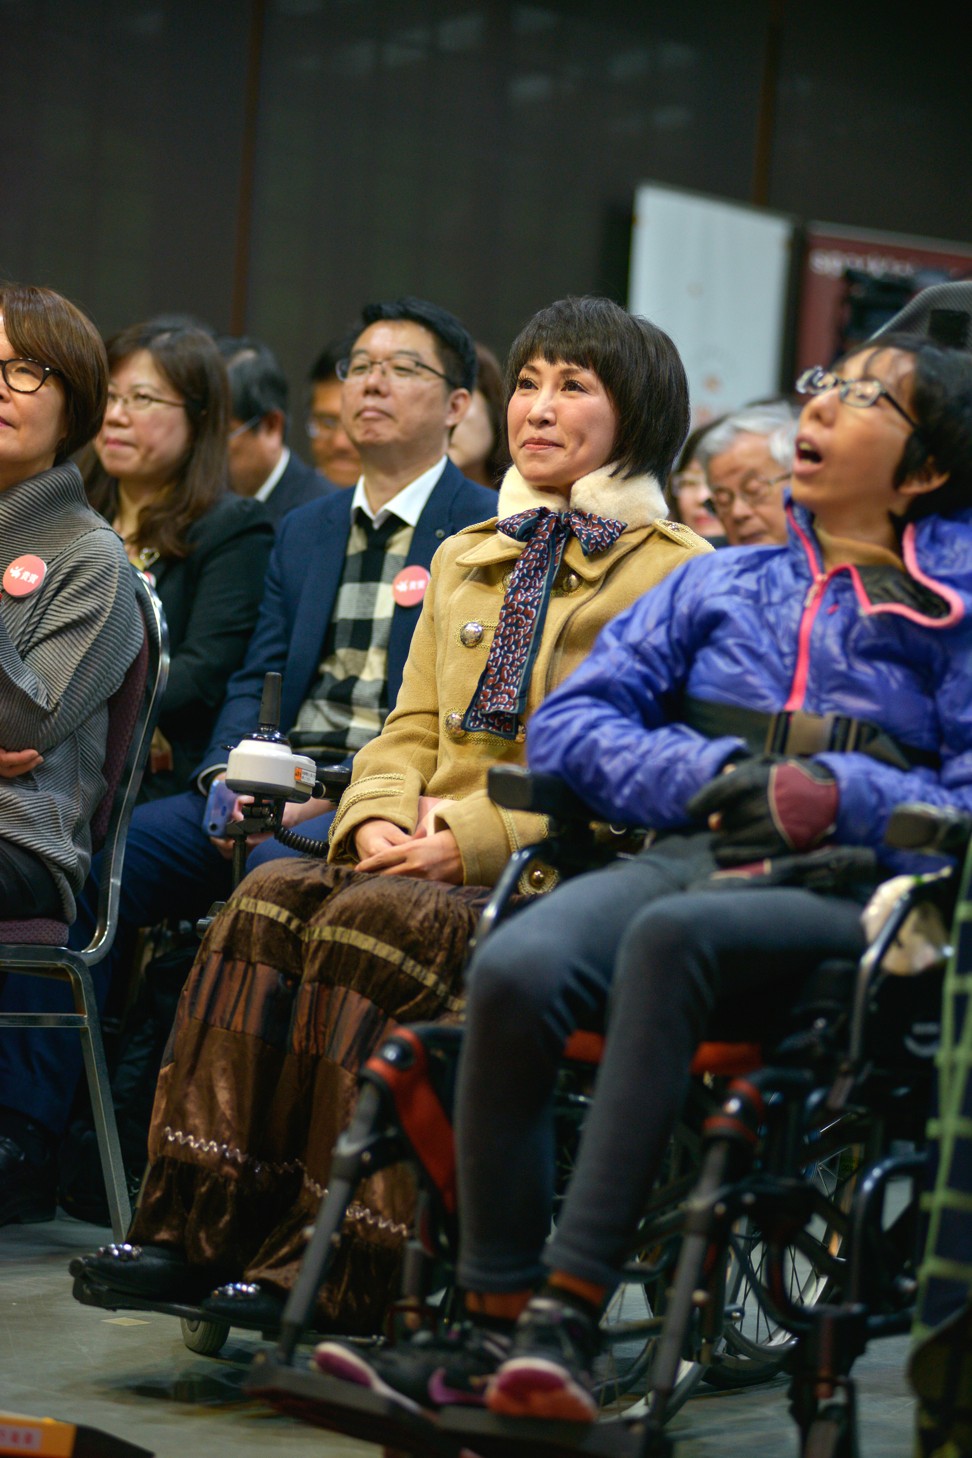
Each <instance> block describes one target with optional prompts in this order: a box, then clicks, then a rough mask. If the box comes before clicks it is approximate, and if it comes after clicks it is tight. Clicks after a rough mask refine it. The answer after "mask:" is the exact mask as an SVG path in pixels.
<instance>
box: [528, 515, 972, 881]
mask: <svg viewBox="0 0 972 1458" xmlns="http://www.w3.org/2000/svg"><path fill="white" fill-rule="evenodd" d="M788 515H789V523H790V533H789V541H788V543H787V545H786V546H782V547H740V548H732V549H725V550H723V551H720V552H715V553H712V554H711V555H708V556H704V557H698V558H695V559H694V560H692V561H689V562H687V563H686V564H685V565H684V566H683V567H681V568H679V569H678V570H677V571H676V572H674V573H672V575H671V576H670V577H668V578H666V579H665V580H664V581H663V582H662V583H660V584H659V586H657V587H655V588H653V589H652V590H651V592H649V593H647V594H646V595H645V596H644V597H643V598H641V599H640V600H639V601H638V602H637V603H635V604H634V606H633V607H631V608H629V609H628V610H627V611H626V612H624V613H622V614H621V616H620V617H618V618H616V619H615V620H614V621H613V622H612V623H610V624H609V625H608V626H607V627H606V628H605V629H604V631H603V632H602V633H601V635H600V637H599V638H598V640H597V643H596V645H595V648H594V651H593V652H592V654H591V656H590V658H588V659H587V660H586V661H585V663H583V664H582V665H581V667H580V668H579V669H578V670H577V671H576V672H575V673H574V674H572V675H571V677H570V678H569V679H567V681H566V682H565V683H564V684H562V685H561V687H560V688H559V689H557V690H556V691H555V692H554V693H553V694H551V696H550V697H549V698H548V699H547V700H546V702H545V703H544V704H542V705H541V706H540V708H539V709H538V710H537V712H536V714H535V715H534V717H533V719H532V720H531V722H530V728H529V733H528V737H527V758H528V762H529V764H530V767H531V768H532V769H535V770H546V771H550V772H553V773H555V774H557V775H559V776H561V777H562V778H563V779H565V780H566V781H568V782H569V783H570V784H571V785H572V786H573V787H574V788H575V789H576V790H577V791H578V793H579V794H580V795H581V796H582V797H583V798H584V799H585V800H586V801H587V802H588V803H589V804H590V805H591V806H592V807H594V808H595V809H596V810H597V811H598V813H599V814H601V815H603V816H605V817H606V818H608V819H610V820H613V821H620V822H624V823H627V824H633V825H645V826H653V827H655V828H657V829H666V828H676V827H685V826H686V825H688V824H689V823H690V819H689V816H688V814H687V812H686V808H685V807H686V805H687V803H688V801H689V800H690V799H691V798H692V796H693V795H694V794H695V792H696V791H697V790H699V789H701V787H702V786H703V785H704V784H706V782H707V781H709V780H710V779H712V778H713V776H715V775H717V774H718V773H719V772H720V770H721V769H722V766H723V765H724V764H726V763H727V762H728V761H729V760H730V759H731V758H732V756H733V754H734V753H738V752H739V750H740V748H741V746H742V741H741V740H740V739H736V738H733V737H729V736H726V737H722V738H716V739H707V738H704V737H703V736H702V735H701V734H700V733H698V732H696V731H695V730H694V729H691V728H689V727H688V726H687V725H686V724H684V723H681V722H680V705H681V704H682V703H683V701H684V699H685V698H686V697H690V698H693V699H701V700H707V701H709V702H715V703H725V704H733V705H739V706H743V707H746V708H750V709H756V710H760V711H762V712H764V713H774V712H776V711H777V710H781V709H805V710H808V711H811V712H813V713H817V714H826V713H838V714H846V715H850V716H851V717H853V718H856V719H863V720H867V721H868V722H870V723H872V724H876V725H878V726H880V727H881V728H882V729H883V730H885V731H886V732H887V733H889V734H891V735H892V736H893V737H894V739H896V740H897V741H898V743H899V744H901V745H905V746H911V747H912V748H914V749H918V750H923V751H926V752H931V753H932V754H935V755H939V756H940V761H941V762H940V766H939V767H938V768H935V769H930V768H916V769H911V770H907V771H905V770H898V769H895V768H893V767H891V766H889V765H887V764H884V763H881V762H879V761H878V760H876V759H873V758H871V757H870V756H868V755H866V754H863V753H830V752H828V753H825V754H821V755H819V759H820V761H821V762H822V763H824V764H826V765H827V767H828V768H829V769H830V770H831V771H832V772H833V774H834V775H835V776H836V778H837V781H838V784H839V787H840V810H839V815H838V821H837V829H836V836H835V839H836V840H837V841H838V842H840V843H842V844H845V845H864V846H870V847H872V848H874V849H875V850H880V849H881V847H882V840H883V835H884V829H885V825H886V823H887V819H888V816H889V814H890V812H891V810H892V809H893V808H894V806H895V805H898V804H901V803H902V802H903V801H906V800H923V801H925V802H930V803H931V804H934V805H949V806H953V807H956V808H960V809H964V810H968V811H972V612H970V608H972V512H964V513H960V514H957V515H955V516H951V517H939V516H932V517H927V518H925V519H924V520H922V521H919V522H916V523H913V524H909V526H908V527H907V528H906V529H905V533H904V540H903V544H902V549H903V557H904V565H905V571H904V572H902V571H899V570H897V569H896V568H893V567H890V566H861V567H855V566H844V567H838V568H834V569H832V570H831V571H829V572H827V571H826V570H825V569H824V566H823V556H822V553H821V550H820V547H819V544H818V542H817V540H816V538H815V537H814V534H813V527H812V519H811V518H810V516H809V515H808V514H807V513H806V512H805V511H803V510H802V509H801V508H798V507H794V506H792V505H791V506H790V508H789V510H788ZM882 859H883V860H884V862H885V863H886V864H888V865H891V866H893V867H894V868H895V869H905V868H906V867H910V868H912V869H914V868H916V866H917V865H918V864H919V863H918V862H916V860H915V858H914V857H908V858H905V857H902V856H899V855H891V854H890V853H888V852H886V851H885V852H884V854H883V856H882ZM920 864H921V865H923V866H924V867H927V866H928V861H927V859H926V858H922V860H921V862H920Z"/></svg>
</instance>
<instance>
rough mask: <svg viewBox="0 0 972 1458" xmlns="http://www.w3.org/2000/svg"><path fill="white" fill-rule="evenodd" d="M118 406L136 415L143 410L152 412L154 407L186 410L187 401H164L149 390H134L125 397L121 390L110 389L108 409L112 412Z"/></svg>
mask: <svg viewBox="0 0 972 1458" xmlns="http://www.w3.org/2000/svg"><path fill="white" fill-rule="evenodd" d="M117 405H120V406H121V407H122V409H123V410H131V411H134V413H135V414H136V415H137V414H138V413H139V412H140V411H142V410H151V409H152V406H153V405H174V406H175V407H176V409H178V410H184V409H185V408H186V402H185V400H163V398H162V396H161V395H151V394H150V393H149V391H148V390H132V391H131V393H130V394H128V395H123V394H121V392H120V391H119V390H111V389H110V390H109V391H108V403H107V406H106V409H108V410H112V409H114V408H115V406H117Z"/></svg>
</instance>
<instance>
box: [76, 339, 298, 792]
mask: <svg viewBox="0 0 972 1458" xmlns="http://www.w3.org/2000/svg"><path fill="white" fill-rule="evenodd" d="M108 363H109V369H110V381H109V386H108V407H107V409H106V411H105V417H104V420H103V422H102V425H101V429H100V431H99V432H98V435H97V437H96V439H95V442H94V450H95V457H96V459H95V461H94V463H93V465H92V468H91V469H90V471H89V472H88V473H87V487H88V495H89V498H90V500H91V503H92V505H93V506H95V507H97V509H98V510H99V511H100V512H102V514H103V515H104V516H106V517H107V518H108V520H109V521H110V522H111V523H112V525H113V526H114V528H115V530H116V531H117V532H118V534H119V536H120V537H121V538H122V540H123V542H124V543H125V550H126V552H127V553H128V556H129V559H130V560H131V561H132V562H133V563H134V564H135V566H136V567H138V568H139V569H140V570H141V571H143V572H145V573H146V574H147V575H148V576H149V578H150V580H151V581H152V582H153V583H154V585H155V587H156V589H157V591H158V594H159V597H160V598H161V600H162V606H163V608H164V610H165V616H166V621H167V623H168V627H169V647H170V651H171V654H172V662H171V668H170V672H169V682H168V686H167V688H166V692H165V698H164V700H163V705H162V715H161V719H160V721H159V730H158V732H157V734H156V740H155V743H154V744H153V753H152V760H151V765H150V771H149V773H148V774H147V775H146V779H145V784H144V786H143V791H142V794H143V798H149V799H156V798H158V797H159V796H161V795H167V794H172V793H174V792H176V791H178V790H181V789H183V788H185V786H186V785H187V783H188V780H189V776H190V774H191V772H192V769H193V767H194V766H195V764H196V762H197V761H198V759H199V756H200V755H201V754H202V752H203V750H204V749H205V748H206V745H207V744H208V743H209V738H210V734H211V731H212V728H213V724H214V723H215V719H216V713H217V710H218V709H219V706H220V704H221V703H222V701H223V696H224V693H225V690H226V684H227V682H228V680H229V678H230V675H231V674H232V673H233V672H234V671H235V670H236V669H237V668H238V667H239V665H240V663H241V662H242V660H243V655H244V653H245V651H246V645H247V643H248V641H249V637H250V633H251V632H252V630H253V625H254V623H255V622H256V615H257V608H258V606H259V602H260V597H261V594H262V591H263V578H264V570H265V567H266V563H267V559H268V557H269V555H270V548H271V545H272V540H273V528H272V526H271V524H270V522H269V519H268V518H267V516H266V513H265V511H264V508H263V507H262V505H261V504H260V503H259V502H257V501H253V500H249V499H244V498H243V497H240V496H237V495H235V494H234V493H233V492H232V491H231V490H230V489H229V483H228V478H227V473H226V440H227V432H228V428H229V416H230V405H229V385H228V382H227V378H226V370H225V366H224V364H223V361H222V359H221V357H220V354H219V351H218V349H217V348H216V345H215V343H214V342H213V340H212V338H211V337H210V335H209V334H208V333H207V332H206V331H205V330H203V329H199V328H194V327H190V326H186V327H179V326H176V327H162V328H160V327H159V326H158V325H153V324H152V323H151V322H150V323H147V324H137V325H133V326H132V327H130V328H128V329H125V330H123V331H122V332H121V333H120V334H116V335H115V336H114V337H113V338H112V339H110V340H109V341H108Z"/></svg>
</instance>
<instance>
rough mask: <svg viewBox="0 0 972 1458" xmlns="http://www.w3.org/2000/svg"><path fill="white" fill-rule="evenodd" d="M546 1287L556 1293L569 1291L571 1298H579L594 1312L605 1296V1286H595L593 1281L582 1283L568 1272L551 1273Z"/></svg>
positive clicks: (599, 1307) (577, 1277) (578, 1277)
mask: <svg viewBox="0 0 972 1458" xmlns="http://www.w3.org/2000/svg"><path fill="white" fill-rule="evenodd" d="M547 1285H548V1286H549V1287H552V1288H553V1289H554V1290H556V1291H569V1292H570V1294H571V1295H572V1296H579V1297H580V1298H581V1300H582V1301H586V1302H587V1304H588V1306H592V1307H593V1308H594V1310H595V1311H600V1309H601V1307H602V1306H603V1305H604V1298H605V1296H606V1295H607V1287H606V1286H596V1285H595V1284H594V1282H593V1281H582V1280H581V1278H580V1276H572V1275H571V1274H570V1272H569V1271H551V1272H550V1275H549V1277H548V1278H547Z"/></svg>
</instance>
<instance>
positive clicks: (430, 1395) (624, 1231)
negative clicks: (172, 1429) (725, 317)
mask: <svg viewBox="0 0 972 1458" xmlns="http://www.w3.org/2000/svg"><path fill="white" fill-rule="evenodd" d="M835 369H836V373H834V372H829V371H824V370H810V371H807V372H806V374H805V375H803V376H802V377H801V380H800V381H799V387H800V388H801V389H802V390H803V392H804V393H805V394H807V395H808V396H809V399H808V402H807V404H806V405H805V407H804V409H803V412H802V414H801V418H800V425H799V433H798V436H797V444H796V457H795V462H794V470H793V484H792V499H791V502H790V505H789V519H790V537H789V541H788V543H787V544H786V545H785V546H782V547H756V548H736V549H726V550H724V551H722V552H719V553H715V554H713V555H711V556H709V557H706V558H700V559H698V560H696V561H693V562H689V563H686V564H685V566H684V567H682V568H681V569H679V571H678V572H676V573H674V574H672V575H671V576H670V577H669V578H668V579H667V580H666V581H665V582H664V583H662V585H661V586H660V587H658V588H655V589H653V591H652V592H651V593H650V594H648V595H647V596H646V597H644V598H642V599H641V600H640V601H639V602H638V603H636V604H635V606H634V607H632V608H631V609H629V610H628V611H627V612H625V613H624V614H623V615H622V616H621V617H619V618H618V619H616V620H615V621H614V622H613V623H612V624H610V625H609V626H608V627H607V628H606V629H605V630H604V631H603V633H602V634H601V636H600V638H599V640H598V642H597V645H596V646H595V649H594V652H593V653H592V654H591V656H590V658H589V659H588V660H587V661H586V662H585V663H584V664H583V665H582V666H581V668H580V669H578V670H577V671H576V672H575V673H574V674H573V675H572V676H571V677H570V678H569V679H568V680H567V682H566V683H565V684H564V685H562V686H561V688H560V689H559V690H557V691H556V692H555V693H554V694H552V695H551V696H550V698H549V699H548V700H547V701H546V703H545V704H544V705H543V706H542V707H541V708H540V709H539V710H538V712H537V714H536V715H535V717H534V719H533V720H532V721H531V724H530V731H529V735H528V740H527V751H528V759H529V763H530V765H531V767H532V768H533V769H535V770H546V771H553V772H554V773H556V774H557V775H558V776H560V777H561V778H562V779H564V780H565V781H567V782H568V783H569V784H570V785H571V786H572V787H573V788H574V789H575V790H576V791H577V792H578V793H579V794H580V795H581V797H582V798H583V799H584V800H585V801H587V802H588V803H589V804H590V805H591V806H592V808H593V809H594V810H595V811H596V812H597V813H598V815H600V816H603V817H605V818H606V819H608V820H611V821H615V822H618V821H622V822H626V823H628V824H633V825H641V826H647V827H650V828H652V829H653V830H655V831H657V832H658V836H657V838H656V840H655V842H654V844H653V845H652V846H651V848H650V849H648V850H647V851H645V852H642V853H641V854H640V855H639V856H637V857H635V858H634V859H631V860H627V861H623V862H617V863H615V864H614V865H612V866H609V867H608V868H607V869H604V870H600V871H595V872H592V873H589V874H588V875H586V876H581V877H577V878H575V879H573V880H571V881H570V882H569V883H568V884H567V885H565V886H564V887H563V888H561V889H560V890H556V891H554V892H553V893H552V894H551V895H550V896H547V897H543V898H540V899H539V900H538V901H537V902H536V903H535V904H534V905H533V906H531V907H529V908H527V909H525V910H524V911H522V912H520V913H518V914H517V915H516V916H514V917H513V918H512V919H511V920H510V921H509V922H508V923H506V924H505V925H504V926H502V927H500V928H499V930H498V931H497V932H496V933H495V934H494V935H492V936H491V937H490V938H489V939H488V940H487V941H486V942H485V943H484V944H483V946H482V947H481V949H480V951H479V953H478V954H477V955H476V957H475V958H474V960H473V963H472V967H471V970H470V979H469V980H470V989H469V993H470V995H469V1003H468V1010H467V1021H468V1029H467V1037H466V1042H465V1048H464V1052H463V1056H462V1063H461V1068H460V1078H459V1091H458V1107H457V1146H458V1153H459V1190H460V1212H461V1217H462V1220H461V1224H462V1236H461V1249H460V1268H459V1284H460V1286H461V1287H462V1288H463V1289H464V1291H465V1292H466V1297H465V1300H466V1306H467V1311H468V1315H469V1318H470V1320H469V1322H468V1324H467V1326H466V1327H465V1328H464V1329H463V1330H462V1331H460V1332H459V1333H456V1332H455V1331H453V1332H450V1333H449V1334H448V1336H447V1337H446V1338H445V1339H444V1340H443V1342H442V1343H435V1342H432V1343H429V1341H428V1340H427V1339H423V1341H422V1342H421V1343H419V1344H412V1345H410V1346H409V1347H406V1348H404V1349H402V1348H398V1349H397V1350H396V1351H395V1352H394V1353H392V1354H391V1355H390V1356H382V1354H381V1353H378V1354H376V1355H374V1356H373V1357H370V1358H369V1359H368V1360H367V1361H366V1360H365V1359H364V1358H362V1357H361V1356H360V1355H359V1356H357V1357H349V1356H348V1354H347V1352H342V1351H340V1350H339V1349H338V1348H337V1347H336V1345H335V1344H326V1345H325V1346H324V1347H323V1348H321V1349H319V1351H318V1354H317V1361H318V1364H319V1365H320V1366H321V1367H323V1368H324V1370H326V1371H330V1372H333V1373H335V1374H336V1375H341V1376H344V1377H347V1378H349V1379H350V1380H354V1381H357V1382H366V1383H368V1384H369V1385H373V1386H379V1387H380V1388H381V1390H383V1391H385V1392H386V1393H392V1394H394V1393H396V1392H398V1393H402V1394H404V1396H403V1402H405V1403H408V1402H411V1403H416V1402H417V1403H419V1404H420V1405H422V1406H436V1405H443V1404H444V1403H448V1402H464V1403H468V1402H475V1401H480V1402H481V1401H483V1400H484V1394H485V1401H486V1402H487V1404H488V1405H489V1406H490V1407H491V1408H493V1409H494V1410H496V1411H499V1412H504V1413H510V1414H514V1415H521V1416H528V1415H529V1416H539V1417H546V1418H566V1419H577V1420H590V1419H591V1418H592V1417H593V1416H594V1413H595V1410H596V1409H595V1403H594V1400H593V1398H592V1396H591V1393H590V1385H591V1378H590V1373H591V1366H592V1363H593V1360H594V1358H595V1356H596V1353H597V1345H598V1338H597V1321H598V1315H599V1310H600V1308H601V1305H602V1303H603V1301H604V1300H605V1299H606V1297H607V1296H608V1295H609V1293H610V1291H611V1290H612V1289H613V1287H614V1285H615V1284H616V1282H617V1279H618V1273H619V1270H620V1267H621V1265H622V1264H623V1261H624V1259H625V1254H626V1251H627V1249H628V1246H629V1242H630V1240H631V1238H632V1236H633V1233H634V1231H635V1229H636V1227H637V1220H638V1216H639V1213H640V1211H641V1209H642V1208H643V1207H644V1202H645V1199H646V1197H647V1194H648V1191H649V1190H650V1188H651V1184H652V1182H653V1180H654V1178H655V1176H656V1174H657V1170H658V1165H659V1161H660V1159H661V1156H662V1154H663V1151H664V1149H665V1146H666V1143H667V1140H668V1137H669V1134H670V1131H671V1129H672V1127H673V1124H674V1121H675V1118H676V1116H677V1113H678V1110H679V1107H680V1104H681V1102H682V1099H683V1097H684V1091H685V1086H686V1081H687V1078H688V1069H689V1064H690V1062H691V1058H692V1054H693V1052H694V1049H695V1047H696V1045H697V1043H698V1042H699V1040H700V1039H701V1037H702V1036H703V1035H704V1034H706V1033H708V1034H710V1035H711V1034H715V1036H723V1037H725V1036H736V1037H738V1036H740V1035H743V1034H745V1035H747V1036H748V1037H750V1038H751V1037H753V1036H754V1035H757V1036H758V1033H759V1030H760V1028H761V1027H763V1026H766V1025H767V1020H770V1019H771V1020H773V1021H775V1020H776V1018H778V1016H779V1013H780V1012H781V1010H783V1009H784V1008H785V1007H786V1006H787V1005H789V1004H790V1003H791V1002H792V1001H793V998H794V996H795V994H796V992H797V991H798V990H799V987H800V984H801V982H802V981H803V980H804V979H805V977H806V976H807V975H808V974H809V973H810V972H811V971H812V970H813V969H814V968H815V967H816V966H817V965H819V963H821V962H822V961H825V960H828V959H829V958H840V959H849V958H856V957H858V956H859V955H860V953H861V952H862V951H863V948H864V939H863V933H862V930H861V925H860V911H861V906H862V902H863V901H864V900H865V899H866V898H867V896H868V894H869V892H870V890H871V888H872V887H873V885H874V884H875V882H876V881H877V880H878V879H880V878H882V877H883V876H884V875H885V874H887V870H888V869H895V870H897V869H904V868H906V867H907V866H908V865H909V864H910V867H911V868H912V869H914V868H915V867H916V865H917V863H918V862H919V861H920V865H921V868H922V869H929V865H930V863H929V860H928V858H927V857H926V858H916V857H912V858H911V859H910V863H909V862H908V861H907V860H906V859H905V858H903V857H900V856H895V855H894V854H893V853H891V852H890V851H888V850H887V849H886V848H885V847H884V846H883V844H882V841H883V835H884V829H885V826H886V824H887V820H888V817H889V814H890V812H891V810H892V809H893V808H894V806H896V805H898V804H900V803H902V802H903V801H908V800H923V801H926V802H929V803H932V804H935V805H940V806H952V807H955V808H959V809H963V810H967V811H968V810H972V356H970V355H968V354H965V353H962V352H960V351H958V350H953V349H947V348H944V347H941V346H939V345H936V344H934V343H932V342H931V341H930V340H926V339H920V338H917V337H913V336H906V335H887V336H884V337H882V338H881V339H879V340H876V341H874V342H873V343H872V344H870V345H866V346H863V347H861V348H859V349H858V350H857V351H856V352H854V353H853V354H851V355H850V356H849V357H848V358H846V359H845V360H844V361H843V362H841V363H840V364H839V365H837V366H836V367H835ZM764 746H766V747H768V748H769V750H770V751H771V752H770V753H766V752H764ZM842 858H843V863H844V879H843V880H839V879H837V878H836V873H835V879H834V880H833V881H832V883H831V884H830V885H829V887H828V889H827V890H821V889H819V888H820V881H819V879H815V880H814V881H813V883H812V884H813V889H810V884H811V883H810V882H809V881H808V878H807V877H806V874H805V873H806V870H807V867H808V864H811V863H814V862H821V861H823V862H826V864H827V865H828V866H830V867H833V866H835V865H838V864H839V863H841V861H842ZM848 862H849V869H848V864H847V863H848ZM931 864H934V863H931ZM816 869H817V871H818V872H819V865H817V867H816ZM727 871H728V872H729V873H730V878H729V880H728V884H727V876H726V872H727ZM713 878H715V879H713ZM673 893H674V894H673ZM609 993H610V999H611V1016H610V1021H609V1026H608V1035H607V1042H606V1048H605V1056H604V1060H603V1062H602V1065H601V1069H600V1072H599V1076H598V1083H597V1090H596V1097H595V1100H594V1107H593V1109H592V1111H591V1116H590V1118H589V1120H588V1123H587V1126H586V1128H585V1131H584V1137H583V1140H582V1144H581V1150H580V1155H579V1161H578V1165H577V1168H576V1171H575V1173H574V1177H573V1179H572V1181H571V1186H570V1190H569V1193H568V1198H567V1201H566V1204H565V1206H564V1208H563V1210H562V1211H561V1213H560V1215H559V1217H558V1225H557V1230H556V1232H555V1234H554V1236H553V1238H552V1240H551V1241H550V1242H549V1243H548V1242H547V1236H548V1232H549V1230H550V1220H551V1199H552V1186H553V1149H554V1138H553V1127H552V1123H553V1121H552V1093H553V1088H554V1083H555V1080H556V1076H557V1069H558V1065H559V1062H560V1057H561V1051H562V1049H563V1046H564V1043H565V1041H566V1039H567V1037H568V1036H569V1035H570V1034H571V1033H572V1032H573V1031H574V1030H575V1029H576V1028H577V1027H578V1026H581V1027H591V1026H597V1024H598V1023H599V1022H600V1021H602V1020H603V1018H604V1014H605V1009H606V1007H607V1003H608V996H609ZM498 1191H502V1198H497V1192H498ZM545 1245H546V1249H545ZM544 1278H546V1284H545V1285H544V1286H543V1289H542V1290H541V1293H540V1295H539V1296H538V1295H536V1294H535V1293H536V1291H537V1288H538V1286H540V1285H541V1284H542V1282H543V1281H544ZM517 1316H519V1321H518V1322H517V1324H516V1328H515V1333H514V1319H515V1318H516V1317H517Z"/></svg>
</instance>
